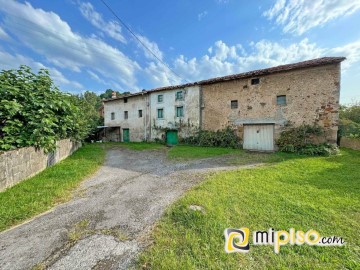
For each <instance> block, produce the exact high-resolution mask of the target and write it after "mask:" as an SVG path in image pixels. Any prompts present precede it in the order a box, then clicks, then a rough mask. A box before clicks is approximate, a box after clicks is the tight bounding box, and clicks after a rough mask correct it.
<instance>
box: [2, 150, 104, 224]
mask: <svg viewBox="0 0 360 270" xmlns="http://www.w3.org/2000/svg"><path fill="white" fill-rule="evenodd" d="M104 158H105V150H104V148H103V146H102V145H101V144H88V145H85V146H83V147H82V148H80V149H79V150H78V151H76V152H75V153H74V154H73V155H71V156H70V157H68V158H67V159H65V160H63V161H61V162H59V163H58V164H56V165H54V166H52V167H50V168H47V169H46V170H44V171H42V172H41V173H39V174H37V175H36V176H34V177H32V178H30V179H28V180H26V181H23V182H21V183H19V184H17V185H16V186H13V187H11V188H9V189H7V190H5V191H4V192H1V193H0V231H3V230H5V229H7V228H9V227H10V226H12V225H15V224H18V223H21V222H23V221H25V220H27V219H29V218H31V217H33V216H35V215H37V214H40V213H42V212H45V211H46V210H49V209H50V208H52V207H53V206H54V205H56V204H58V203H61V202H64V201H67V200H68V199H69V198H70V197H71V191H72V190H74V188H76V187H77V186H78V185H79V183H80V181H81V180H83V179H85V178H86V177H88V176H90V175H91V174H93V173H94V172H96V170H97V169H98V168H99V167H100V166H101V164H102V163H103V161H104Z"/></svg>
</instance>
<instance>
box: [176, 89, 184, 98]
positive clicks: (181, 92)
mask: <svg viewBox="0 0 360 270" xmlns="http://www.w3.org/2000/svg"><path fill="white" fill-rule="evenodd" d="M183 99H184V95H183V91H178V92H176V97H175V100H183Z"/></svg>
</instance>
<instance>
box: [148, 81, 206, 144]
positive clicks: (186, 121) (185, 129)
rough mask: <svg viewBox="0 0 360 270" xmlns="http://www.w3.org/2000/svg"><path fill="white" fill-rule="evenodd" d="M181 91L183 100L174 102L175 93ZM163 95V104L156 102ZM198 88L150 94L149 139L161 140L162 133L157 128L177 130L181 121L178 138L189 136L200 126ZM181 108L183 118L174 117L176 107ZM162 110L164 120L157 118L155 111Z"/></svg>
mask: <svg viewBox="0 0 360 270" xmlns="http://www.w3.org/2000/svg"><path fill="white" fill-rule="evenodd" d="M178 91H183V97H184V99H183V100H176V99H175V97H176V92H178ZM158 95H163V102H161V103H159V102H158ZM199 103H200V87H199V86H193V87H186V88H181V89H172V90H165V91H158V92H153V93H150V119H151V127H150V128H151V139H152V140H154V139H155V138H161V137H162V136H163V135H164V132H163V131H162V130H161V129H158V128H177V127H178V126H179V123H180V121H181V123H182V125H181V128H180V129H179V137H187V136H189V135H191V134H192V133H193V132H194V131H195V130H196V129H198V128H199V125H200V104H199ZM177 106H183V108H184V116H183V117H181V118H179V117H176V107H177ZM161 108H163V109H164V118H163V119H158V118H157V116H158V115H157V110H158V109H161ZM155 127H157V128H155Z"/></svg>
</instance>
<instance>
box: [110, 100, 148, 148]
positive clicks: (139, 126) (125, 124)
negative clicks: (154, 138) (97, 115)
mask: <svg viewBox="0 0 360 270" xmlns="http://www.w3.org/2000/svg"><path fill="white" fill-rule="evenodd" d="M104 104H105V105H104V121H105V126H108V127H109V128H107V136H106V139H107V140H109V141H123V139H124V129H129V135H130V141H135V142H136V141H138V142H139V141H143V140H148V139H150V133H149V126H150V117H149V101H148V95H147V94H145V93H144V95H136V96H132V97H128V98H117V99H114V100H110V101H107V102H105V103H104ZM139 111H141V117H140V115H139V114H140V112H139ZM125 112H127V118H126V116H125ZM112 118H113V119H112ZM111 127H112V128H111Z"/></svg>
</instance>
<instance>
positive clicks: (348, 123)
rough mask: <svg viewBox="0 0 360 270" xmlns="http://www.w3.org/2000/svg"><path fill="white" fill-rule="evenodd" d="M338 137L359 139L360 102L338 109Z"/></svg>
mask: <svg viewBox="0 0 360 270" xmlns="http://www.w3.org/2000/svg"><path fill="white" fill-rule="evenodd" d="M339 135H340V136H341V137H342V136H343V137H355V138H360V102H359V101H357V102H355V103H353V104H352V105H349V106H341V107H340V123H339Z"/></svg>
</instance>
